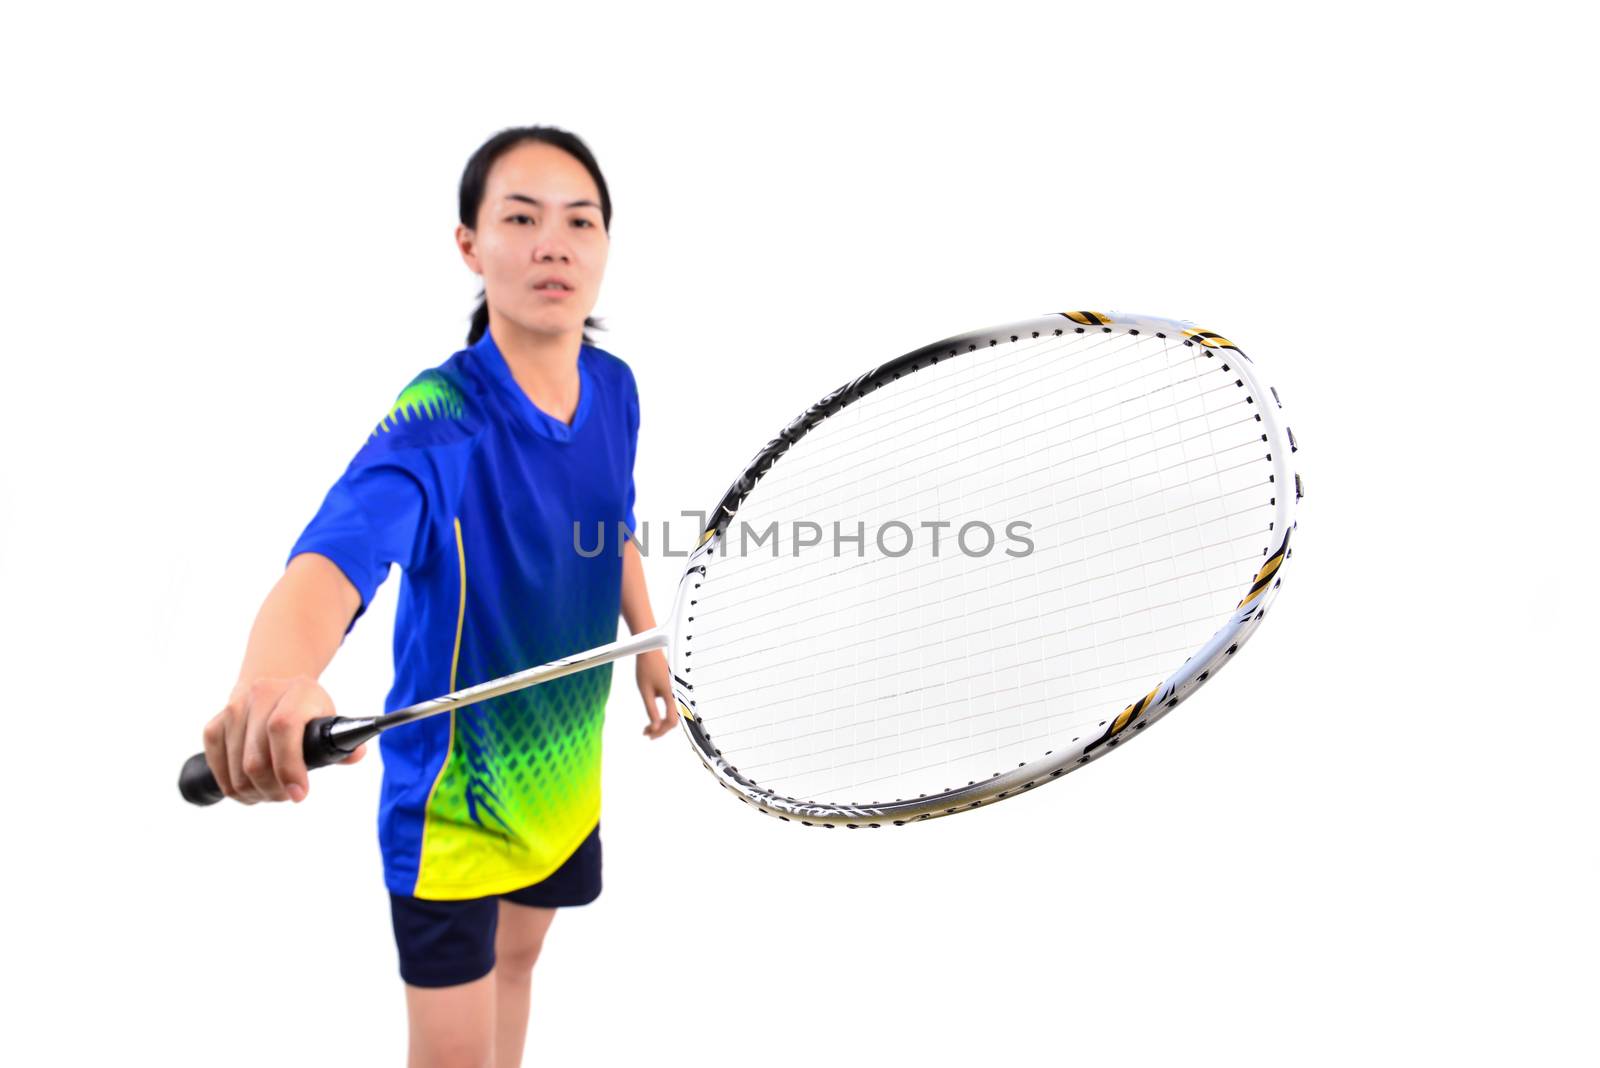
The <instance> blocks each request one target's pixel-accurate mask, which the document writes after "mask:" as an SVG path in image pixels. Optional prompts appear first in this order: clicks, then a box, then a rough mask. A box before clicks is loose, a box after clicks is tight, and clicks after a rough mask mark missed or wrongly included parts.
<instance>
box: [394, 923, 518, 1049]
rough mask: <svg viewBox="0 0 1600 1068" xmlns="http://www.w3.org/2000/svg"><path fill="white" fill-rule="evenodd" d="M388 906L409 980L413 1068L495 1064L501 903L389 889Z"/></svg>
mask: <svg viewBox="0 0 1600 1068" xmlns="http://www.w3.org/2000/svg"><path fill="white" fill-rule="evenodd" d="M389 905H390V913H391V915H392V916H393V918H394V935H395V945H396V947H397V948H398V949H399V953H400V978H401V979H403V980H405V984H406V1014H407V1018H408V1020H409V1024H410V1027H409V1030H410V1037H411V1053H410V1057H409V1058H408V1063H409V1064H410V1066H411V1068H456V1066H458V1065H459V1066H462V1068H490V1066H492V1065H493V1063H494V1015H495V1006H494V992H495V985H494V936H495V924H496V922H497V921H498V920H499V917H500V910H499V908H498V902H497V901H496V900H495V899H494V898H492V897H489V898H476V899H469V900H465V901H426V900H422V899H419V898H414V897H406V896H402V895H399V894H390V895H389Z"/></svg>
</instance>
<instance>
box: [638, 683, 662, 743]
mask: <svg viewBox="0 0 1600 1068" xmlns="http://www.w3.org/2000/svg"><path fill="white" fill-rule="evenodd" d="M641 695H642V696H643V697H644V711H645V715H647V716H649V717H650V722H649V723H647V724H645V727H644V733H645V735H646V736H647V737H650V738H654V737H655V736H656V733H655V732H656V728H657V727H658V726H659V725H660V723H661V710H660V709H658V708H657V707H656V694H655V691H654V690H650V689H645V690H642V691H641Z"/></svg>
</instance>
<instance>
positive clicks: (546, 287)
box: [533, 278, 572, 293]
mask: <svg viewBox="0 0 1600 1068" xmlns="http://www.w3.org/2000/svg"><path fill="white" fill-rule="evenodd" d="M533 288H534V291H535V292H538V293H571V292H572V287H571V286H570V285H568V284H567V283H566V282H563V281H562V280H561V279H559V278H545V279H541V280H540V281H538V282H535V283H534V284H533Z"/></svg>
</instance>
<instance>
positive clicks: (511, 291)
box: [456, 141, 610, 336]
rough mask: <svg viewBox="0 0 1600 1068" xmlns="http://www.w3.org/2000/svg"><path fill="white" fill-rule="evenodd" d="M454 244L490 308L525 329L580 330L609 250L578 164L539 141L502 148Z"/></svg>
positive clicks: (589, 181)
mask: <svg viewBox="0 0 1600 1068" xmlns="http://www.w3.org/2000/svg"><path fill="white" fill-rule="evenodd" d="M456 243H457V245H458V246H459V247H460V249H461V256H462V258H463V259H464V260H466V262H467V266H468V267H471V268H472V270H473V272H474V273H475V274H478V275H481V276H482V277H483V288H484V293H485V295H486V296H487V298H488V301H489V308H490V310H491V313H494V314H498V315H500V316H503V317H504V318H506V319H509V320H511V321H512V322H513V323H515V324H517V325H518V326H520V327H522V328H523V329H525V330H527V331H529V332H530V333H536V334H543V335H547V336H557V335H565V334H572V333H574V332H578V333H581V332H582V330H583V321H584V319H585V318H587V317H588V315H589V313H590V312H591V311H593V310H594V305H595V301H596V300H597V299H598V298H599V296H600V279H601V276H602V275H604V274H605V269H606V253H607V251H608V250H609V248H610V239H609V237H608V236H607V234H606V231H605V226H604V224H603V220H602V217H601V215H600V190H599V189H598V187H596V185H595V184H594V179H593V178H591V177H589V172H588V171H587V170H585V169H584V167H583V164H581V163H579V162H578V161H577V160H575V159H573V158H572V157H571V156H569V155H567V154H566V153H565V152H563V151H561V149H559V148H556V147H555V146H554V145H546V144H541V143H539V142H536V141H524V142H523V143H522V144H520V145H517V146H516V147H515V148H512V149H510V150H508V151H506V152H505V153H504V154H503V155H501V157H500V158H499V159H498V160H496V161H495V163H494V166H493V167H491V168H490V170H489V177H488V180H487V181H486V183H485V186H484V195H483V203H482V204H481V205H479V207H478V225H477V227H476V229H473V230H469V229H467V228H466V227H457V228H456ZM550 283H557V284H556V285H555V286H554V287H550V286H549V284H550ZM562 285H564V286H565V287H566V288H562Z"/></svg>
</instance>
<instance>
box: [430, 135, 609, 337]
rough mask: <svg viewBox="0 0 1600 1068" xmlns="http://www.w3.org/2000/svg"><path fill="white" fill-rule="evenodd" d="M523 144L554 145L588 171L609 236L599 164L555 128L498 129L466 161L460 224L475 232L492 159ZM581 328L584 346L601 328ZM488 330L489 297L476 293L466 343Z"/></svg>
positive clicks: (593, 322) (594, 323)
mask: <svg viewBox="0 0 1600 1068" xmlns="http://www.w3.org/2000/svg"><path fill="white" fill-rule="evenodd" d="M524 141H538V142H539V143H541V144H546V145H554V146H555V147H556V148H559V149H560V150H561V151H563V152H565V153H566V154H567V155H569V156H571V157H572V158H573V159H575V160H577V161H578V162H579V163H581V164H583V169H584V170H586V171H588V172H589V177H591V178H593V179H594V184H595V185H596V187H598V188H599V190H600V218H601V219H602V221H603V223H604V225H605V228H606V232H607V233H610V232H611V193H610V191H609V190H607V189H606V179H605V176H604V175H602V174H601V173H600V164H598V163H596V162H595V160H594V153H592V152H590V151H589V146H588V145H586V144H584V143H583V141H582V139H581V138H579V137H578V135H577V134H574V133H568V132H567V131H566V130H560V129H557V128H556V127H554V126H513V127H511V128H510V129H508V130H501V131H500V132H499V133H497V134H495V135H494V136H493V137H491V138H489V140H487V141H485V142H484V143H483V144H481V145H479V146H478V150H477V151H476V152H474V153H473V154H472V158H471V159H469V160H467V167H466V169H465V170H463V171H462V172H461V225H462V226H465V227H467V228H468V229H469V230H476V229H477V227H478V208H479V207H480V206H481V205H482V204H483V187H484V186H485V185H486V184H487V183H488V181H489V169H490V168H491V167H493V166H494V161H495V160H497V159H499V158H500V157H501V156H503V155H505V154H506V152H508V151H510V150H511V149H512V148H515V147H516V146H517V145H520V144H522V143H523V142H524ZM583 325H584V333H583V340H584V343H585V344H593V343H594V341H593V339H592V338H590V337H589V328H591V327H592V328H594V329H596V330H602V329H604V327H603V326H602V325H601V323H600V321H599V320H597V319H585V320H584V321H583ZM488 329H489V298H488V296H487V294H486V293H479V294H478V307H477V309H476V310H474V311H473V313H472V326H471V327H470V328H469V329H468V330H467V344H468V345H472V344H475V343H476V342H477V341H478V339H479V338H481V337H483V334H484V331H486V330H488Z"/></svg>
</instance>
